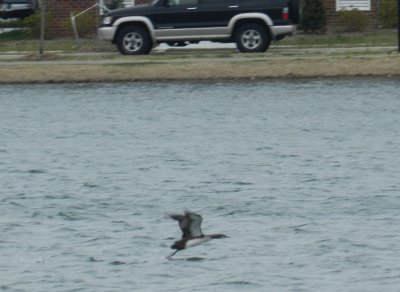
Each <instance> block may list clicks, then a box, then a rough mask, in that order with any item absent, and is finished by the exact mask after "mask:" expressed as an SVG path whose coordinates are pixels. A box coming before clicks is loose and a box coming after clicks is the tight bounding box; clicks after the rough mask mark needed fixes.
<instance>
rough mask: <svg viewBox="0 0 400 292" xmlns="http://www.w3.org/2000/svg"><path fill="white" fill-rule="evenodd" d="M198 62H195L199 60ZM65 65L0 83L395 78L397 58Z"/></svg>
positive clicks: (5, 76)
mask: <svg viewBox="0 0 400 292" xmlns="http://www.w3.org/2000/svg"><path fill="white" fill-rule="evenodd" d="M199 60H200V61H199ZM199 60H192V59H191V60H188V61H185V62H172V61H168V60H164V61H149V62H140V63H129V62H126V63H115V64H114V63H109V64H101V63H99V64H96V63H90V64H79V63H74V64H68V61H67V62H66V63H62V64H60V63H57V62H56V63H51V62H50V63H49V62H36V63H29V64H23V63H22V64H19V63H18V62H11V63H10V65H12V66H4V65H2V66H0V76H1V77H0V83H2V84H18V83H19V84H22V83H66V82H71V83H75V82H138V81H207V80H216V79H217V80H237V79H242V80H260V79H299V78H321V77H328V78H332V77H372V76H375V77H382V76H399V77H400V54H396V55H389V56H380V57H375V58H368V57H367V58H365V57H363V58H354V57H352V58H337V57H331V58H327V59H323V58H318V59H308V58H307V59H305V58H297V59H296V58H295V59H290V60H285V59H266V60H262V59H254V60H253V59H249V60H244V61H242V60H240V61H235V60H233V59H226V58H225V59H221V60H218V59H207V60H201V59H199Z"/></svg>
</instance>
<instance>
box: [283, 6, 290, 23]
mask: <svg viewBox="0 0 400 292" xmlns="http://www.w3.org/2000/svg"><path fill="white" fill-rule="evenodd" d="M282 20H289V8H287V7H285V8H283V9H282Z"/></svg>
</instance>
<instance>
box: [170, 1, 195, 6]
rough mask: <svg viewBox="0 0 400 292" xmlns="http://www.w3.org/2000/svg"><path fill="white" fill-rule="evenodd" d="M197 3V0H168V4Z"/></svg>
mask: <svg viewBox="0 0 400 292" xmlns="http://www.w3.org/2000/svg"><path fill="white" fill-rule="evenodd" d="M178 5H197V0H168V6H178Z"/></svg>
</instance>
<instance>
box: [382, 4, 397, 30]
mask: <svg viewBox="0 0 400 292" xmlns="http://www.w3.org/2000/svg"><path fill="white" fill-rule="evenodd" d="M378 18H379V21H380V23H381V24H382V26H383V27H384V28H394V27H396V25H397V0H381V4H380V6H379V9H378Z"/></svg>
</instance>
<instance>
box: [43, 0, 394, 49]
mask: <svg viewBox="0 0 400 292" xmlns="http://www.w3.org/2000/svg"><path fill="white" fill-rule="evenodd" d="M399 1H400V0H399ZM44 2H45V0H41V1H40V49H39V55H40V56H41V57H43V53H44V31H45V29H44V28H45V25H46V21H45V19H46V9H45V3H44Z"/></svg>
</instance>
